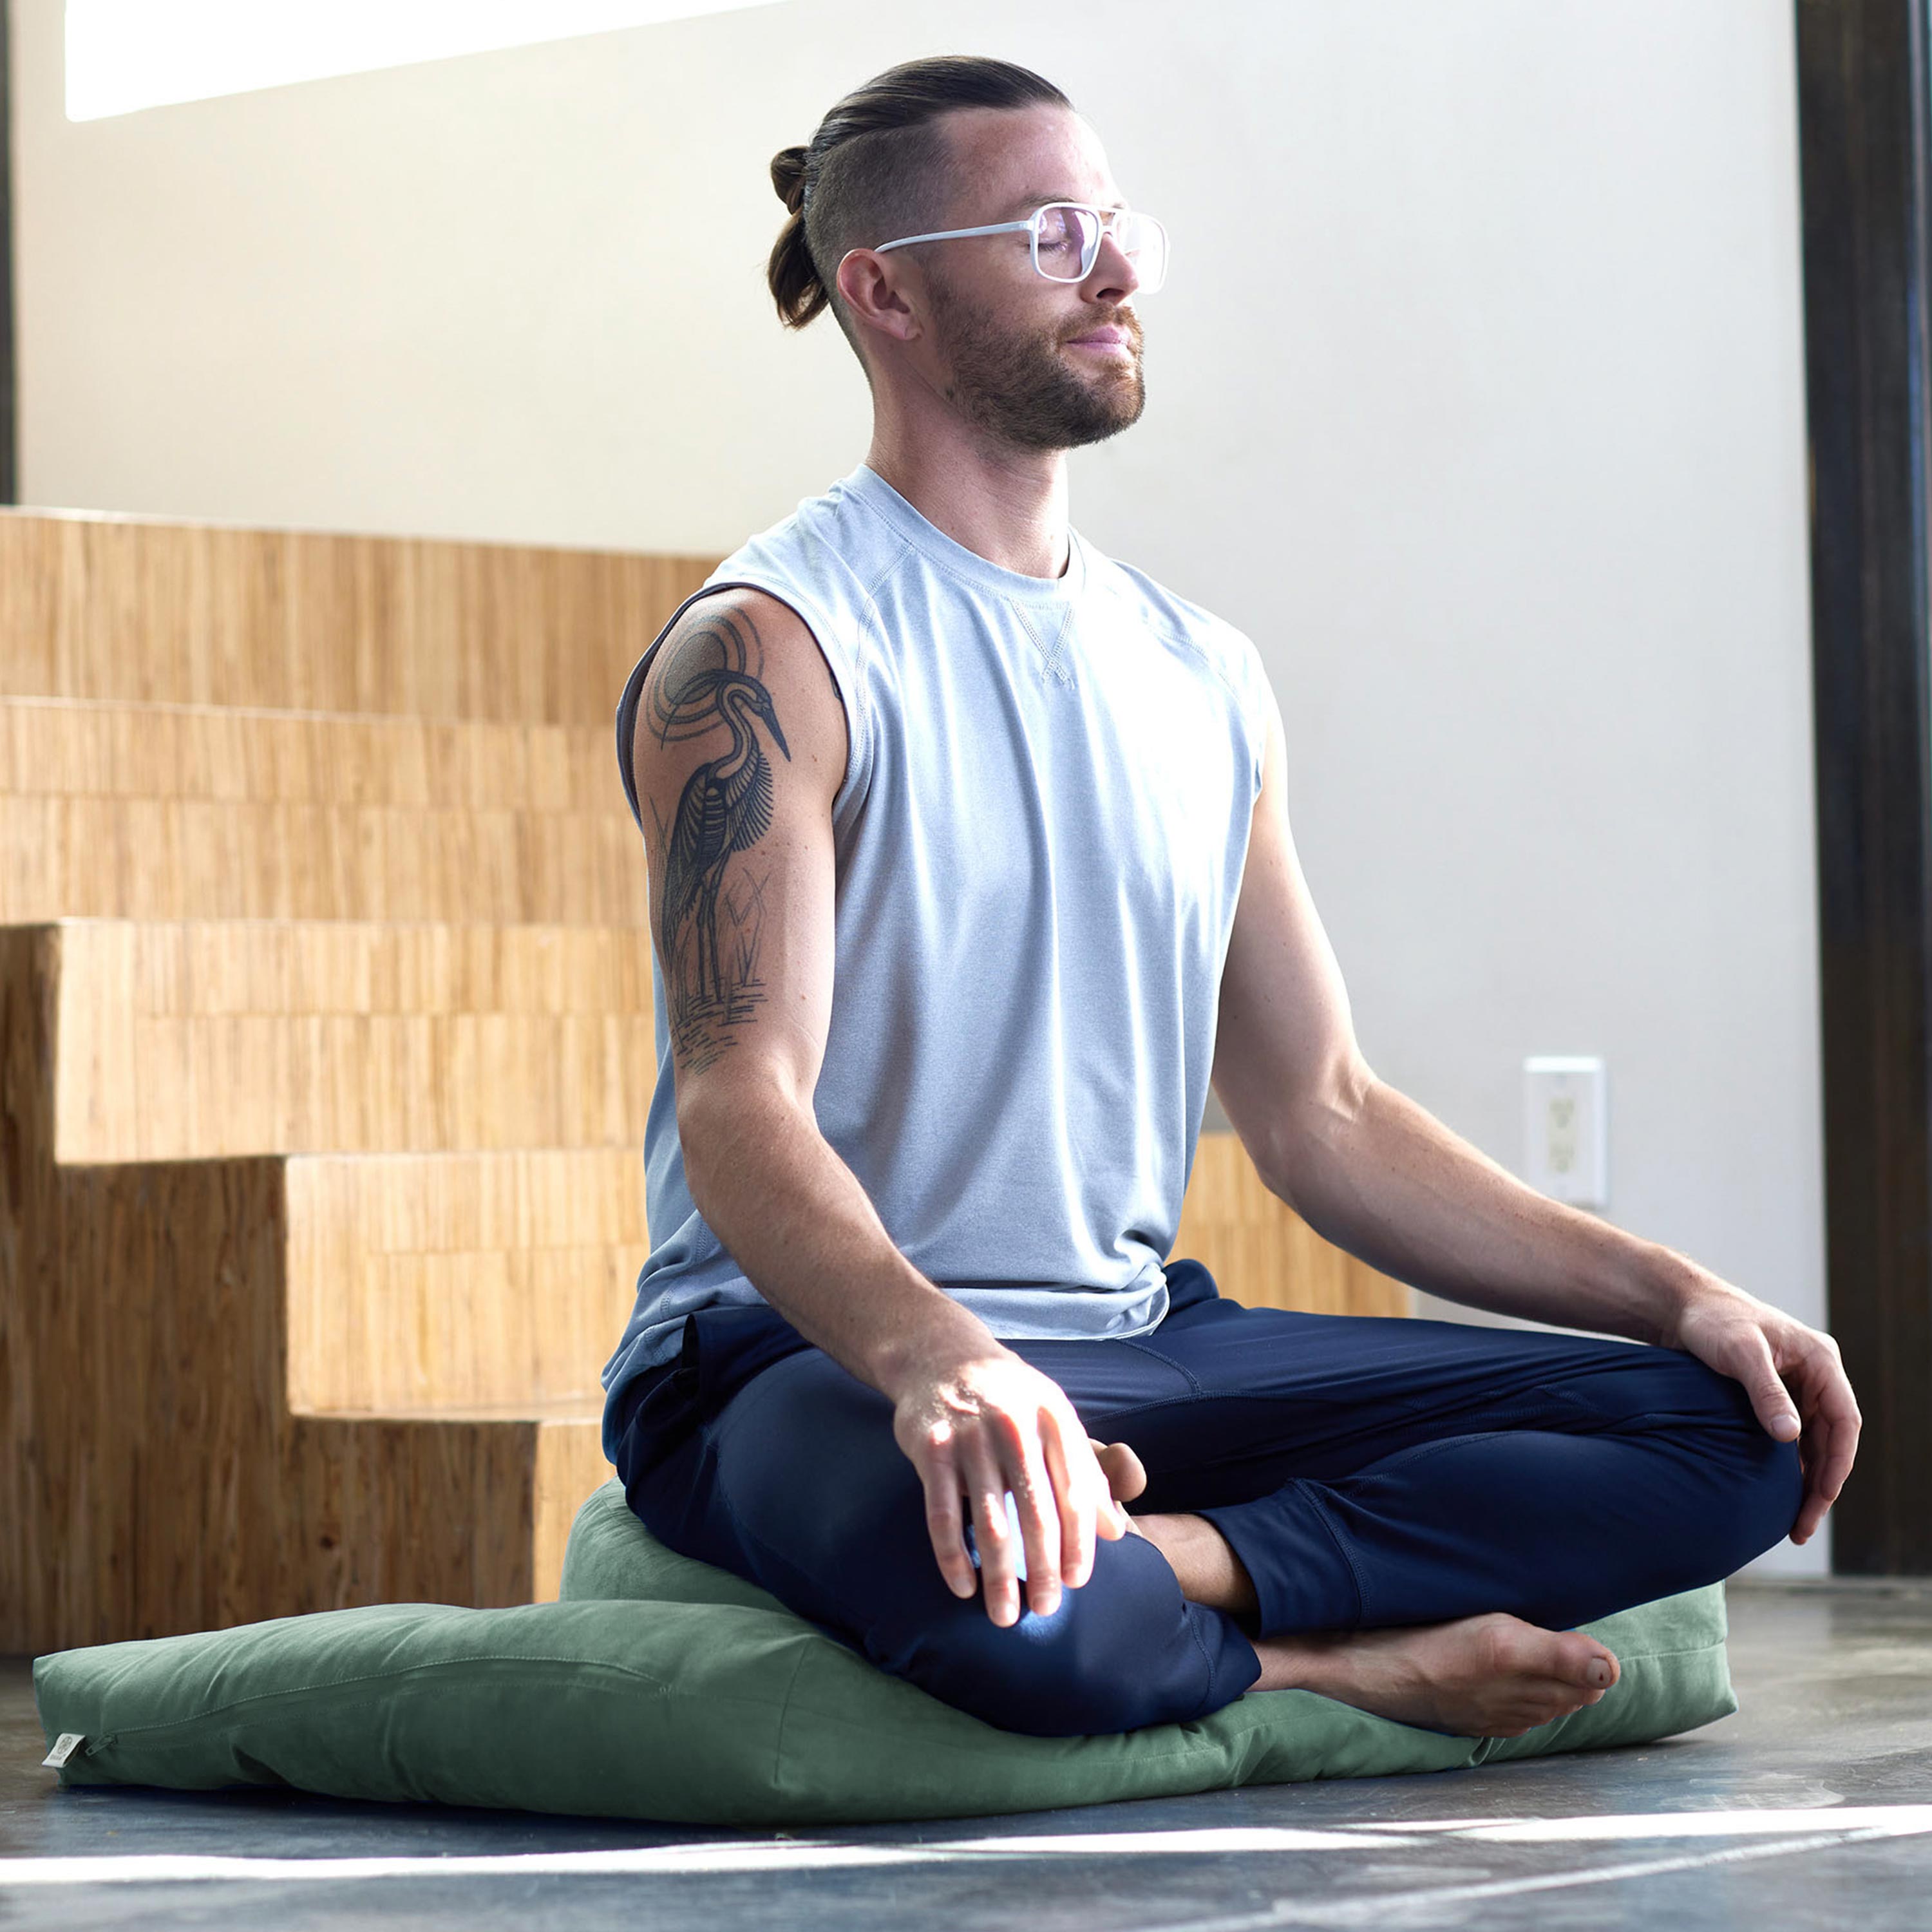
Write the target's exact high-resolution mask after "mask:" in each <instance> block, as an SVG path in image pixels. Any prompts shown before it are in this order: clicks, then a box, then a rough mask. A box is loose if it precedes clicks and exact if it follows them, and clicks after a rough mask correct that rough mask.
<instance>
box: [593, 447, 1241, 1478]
mask: <svg viewBox="0 0 1932 1932" xmlns="http://www.w3.org/2000/svg"><path fill="white" fill-rule="evenodd" d="M1069 538H1070V550H1071V557H1070V562H1069V564H1068V566H1067V571H1066V572H1065V574H1064V575H1063V576H1061V577H1058V578H1043V577H1030V576H1028V575H1026V574H1024V573H1023V572H1021V571H1012V570H1007V569H1004V568H1002V567H1001V566H1000V565H998V564H995V563H992V562H989V561H988V560H987V559H986V558H984V557H983V556H980V555H979V554H978V553H977V552H975V551H974V550H968V549H967V548H966V547H965V545H963V544H959V543H957V542H956V541H954V540H953V538H950V537H949V536H947V535H946V534H945V533H944V532H943V531H941V530H940V529H938V528H937V527H936V526H935V525H934V524H932V523H929V522H928V521H927V520H926V518H925V517H923V516H922V515H921V514H919V511H917V510H916V509H915V508H913V505H911V504H910V502H907V500H906V499H905V498H904V497H903V496H901V495H900V494H899V493H898V491H897V490H895V489H893V488H892V486H891V485H890V484H888V483H887V482H886V481H885V480H884V478H882V477H881V476H880V475H878V474H877V472H875V471H874V470H873V469H870V468H868V466H866V465H865V464H864V463H861V464H860V465H859V467H858V468H857V469H854V470H853V472H851V474H850V475H848V476H847V477H844V478H842V479H841V481H838V482H837V483H835V484H833V485H832V487H831V488H830V489H829V490H827V491H826V493H825V494H824V495H823V496H814V497H810V498H808V499H805V501H803V502H801V503H800V504H799V506H798V508H797V509H796V511H795V512H794V513H793V514H792V515H790V516H789V517H786V518H785V519H784V520H783V521H782V522H781V523H775V524H774V525H773V526H772V528H770V529H768V530H766V531H765V532H763V533H762V534H761V535H757V536H755V537H753V538H751V539H750V540H749V541H748V542H746V543H745V544H744V545H743V546H742V547H741V548H740V549H739V550H736V552H735V553H733V555H731V556H729V557H727V558H726V559H725V560H724V562H722V563H721V564H720V565H718V568H716V569H715V571H712V574H711V575H710V577H709V578H707V579H706V582H705V583H704V584H703V586H701V587H700V589H697V590H696V591H694V592H693V593H692V595H691V596H690V597H689V598H686V599H685V602H684V604H681V605H679V608H678V610H677V611H676V612H675V613H673V616H672V617H671V619H670V622H667V624H666V625H664V630H663V631H660V632H659V633H658V636H657V637H656V638H655V640H653V641H652V644H651V646H650V648H649V649H647V650H646V652H644V654H643V656H642V657H641V658H640V659H639V660H638V662H637V667H636V668H635V669H634V670H633V671H632V672H631V676H630V679H629V681H628V682H627V683H626V685H625V688H624V694H623V697H622V702H621V703H619V706H618V709H617V760H618V769H619V772H620V773H621V774H622V777H623V781H624V785H625V793H626V795H627V796H628V798H629V799H630V803H631V811H632V813H633V814H634V815H635V816H636V817H637V822H638V825H639V828H640V830H641V829H644V828H643V816H642V814H641V812H640V811H639V805H638V799H637V793H636V791H635V790H634V787H633V785H632V781H631V769H630V766H631V745H632V742H633V738H634V731H635V724H636V716H637V703H638V700H639V697H640V691H641V688H642V686H643V679H644V674H645V672H646V669H647V668H648V667H649V664H650V662H651V660H652V655H653V653H654V652H655V651H656V649H657V648H658V644H660V643H662V641H663V640H664V637H665V635H666V634H668V633H669V631H670V629H671V628H672V625H674V624H675V623H676V621H677V619H678V617H679V616H682V613H683V612H684V610H685V609H686V608H688V606H689V605H690V604H691V603H693V602H694V601H696V600H697V598H700V597H703V596H704V595H706V594H707V592H711V591H714V590H717V589H722V588H724V587H725V586H729V585H736V584H747V585H750V586H753V587H754V588H756V589H760V590H763V591H765V592H769V594H770V595H772V596H773V597H775V598H779V599H781V601H783V602H784V603H786V604H789V605H790V607H791V608H792V609H793V610H795V611H796V612H797V613H798V615H799V617H800V618H801V619H802V620H803V621H804V622H805V624H806V625H808V626H809V627H810V628H811V631H812V633H813V634H814V637H816V639H817V642H818V645H819V647H820V650H821V651H822V652H823V654H824V657H825V660H826V664H828V665H829V667H830V670H831V673H832V677H833V679H835V682H836V683H837V685H838V694H839V696H840V697H841V699H842V700H843V701H844V708H845V718H846V727H847V738H848V740H849V744H850V754H849V757H848V760H847V766H846V770H845V774H844V780H843V782H842V783H841V785H840V786H839V788H838V794H837V796H836V797H835V799H834V800H833V802H832V827H833V834H834V841H835V877H836V886H835V939H834V950H835V958H834V978H833V986H832V1010H831V1019H830V1026H829V1032H828V1034H827V1036H826V1043H825V1056H824V1061H823V1066H822V1067H821V1069H820V1075H819V1079H818V1085H817V1088H816V1089H815V1091H814V1093H813V1095H812V1111H813V1114H814V1118H816V1120H817V1124H818V1128H819V1131H820V1133H822V1134H823V1136H824V1137H825V1139H826V1141H827V1142H829V1144H830V1145H831V1146H832V1148H833V1149H834V1150H835V1151H836V1152H837V1153H838V1155H839V1157H841V1159H842V1160H844V1162H845V1163H846V1165H847V1166H848V1167H850V1169H851V1170H852V1172H853V1174H854V1175H856V1177H857V1178H858V1180H859V1182H860V1184H862V1186H863V1187H864V1188H865V1192H866V1193H867V1195H868V1196H869V1197H870V1199H871V1202H872V1203H873V1205H874V1207H875V1208H877V1211H878V1214H879V1217H880V1220H882V1221H883V1223H884V1225H885V1227H886V1232H888V1233H889V1235H890V1236H891V1237H892V1241H894V1243H895V1244H896V1245H897V1246H898V1248H899V1249H900V1250H901V1252H902V1253H904V1255H905V1256H906V1257H907V1259H908V1260H910V1262H912V1263H913V1265H914V1266H915V1267H916V1268H918V1269H919V1271H921V1272H922V1274H925V1275H926V1277H927V1278H928V1279H929V1280H931V1281H932V1282H934V1283H935V1284H936V1285H938V1286H940V1287H941V1288H942V1289H945V1290H946V1291H947V1292H948V1293H950V1294H951V1295H953V1296H954V1297H955V1298H956V1299H957V1300H959V1301H961V1302H963V1303H964V1304H966V1305H967V1306H968V1307H970V1308H971V1309H972V1310H973V1311H974V1313H976V1314H977V1315H978V1316H980V1317H981V1319H983V1320H984V1321H985V1322H986V1325H987V1326H988V1327H989V1328H990V1329H991V1330H992V1332H993V1334H995V1335H996V1336H999V1337H1002V1338H1004V1339H1009V1340H1019V1339H1037V1338H1042V1337H1124V1336H1133V1335H1139V1334H1145V1333H1146V1332H1147V1331H1148V1330H1149V1329H1151V1328H1153V1327H1154V1325H1156V1324H1157V1322H1160V1319H1161V1317H1162V1316H1163V1315H1164V1314H1165V1313H1166V1309H1167V1286H1166V1277H1165V1275H1164V1274H1163V1271H1162V1267H1161V1263H1162V1262H1163V1259H1165V1258H1166V1256H1167V1254H1168V1253H1169V1250H1171V1248H1172V1246H1173V1243H1174V1239H1175V1231H1176V1229H1177V1228H1178V1225H1179V1223H1180V1218H1181V1196H1182V1195H1183V1193H1184V1191H1185V1190H1186V1188H1187V1177H1188V1174H1189V1171H1190V1169H1191V1168H1192V1166H1193V1160H1194V1148H1195V1142H1196V1136H1197V1135H1198V1133H1199V1129H1200V1124H1201V1116H1202V1109H1203V1107H1204V1106H1205V1103H1206V1100H1207V1095H1208V1070H1209V1067H1210V1064H1211V1061H1212V1059H1213V1057H1214V1031H1215V1019H1216V1013H1217V1005H1218V1001H1219V995H1220V977H1221V967H1222V962H1223V959H1225V957H1226V953H1227V948H1228V939H1229V932H1230V929H1231V928H1232V923H1233V920H1234V916H1235V900H1236V898H1237V896H1238V893H1239V891H1240V887H1241V870H1242V865H1243V862H1244V859H1245V858H1246V856H1247V845H1248V828H1249V824H1250V819H1251V817H1252V815H1253V808H1254V802H1255V799H1256V794H1257V793H1259V790H1260V788H1261V779H1262V756H1263V751H1264V747H1265V743H1266V735H1265V734H1266V730H1267V725H1266V719H1267V717H1268V698H1267V695H1266V685H1265V677H1266V673H1265V671H1264V670H1263V669H1262V664H1261V661H1260V658H1259V655H1258V654H1257V653H1256V650H1255V647H1254V646H1253V643H1252V642H1251V641H1250V639H1249V638H1248V637H1247V636H1246V635H1245V634H1244V633H1243V632H1241V631H1238V630H1236V629H1235V628H1234V627H1233V626H1232V625H1229V624H1227V623H1225V622H1222V621H1221V620H1220V619H1218V618H1217V617H1214V616H1211V614H1210V613H1208V612H1207V611H1205V610H1202V609H1201V608H1200V607H1199V606H1198V605H1196V604H1190V603H1188V602H1187V601H1185V600H1184V599H1183V598H1179V597H1177V596H1175V595H1173V594H1172V592H1169V591H1167V590H1165V589H1163V588H1162V587H1161V586H1160V585H1159V584H1157V583H1154V581H1153V580H1151V578H1149V577H1146V576H1144V575H1143V574H1142V573H1141V572H1140V571H1136V570H1133V569H1131V568H1129V567H1128V566H1127V565H1124V564H1121V563H1117V562H1114V561H1112V559H1109V558H1108V557H1106V556H1103V555H1101V554H1100V553H1099V552H1098V551H1097V550H1094V548H1093V547H1092V546H1091V544H1088V543H1087V542H1085V541H1084V540H1083V539H1082V538H1081V537H1080V536H1079V534H1078V533H1077V532H1069ZM751 728H752V729H753V730H762V729H763V726H762V725H761V724H753V725H752V727H751ZM781 729H782V721H781ZM764 749H765V751H766V754H767V755H768V756H769V755H771V754H772V749H773V748H772V747H771V746H770V745H766V746H765V747H764ZM777 762H778V764H779V766H780V769H782V760H777ZM652 994H653V997H654V999H655V1007H656V1024H655V1031H656V1040H657V1075H656V1085H655V1088H653V1090H652V1096H651V1105H650V1111H649V1116H648V1118H647V1119H646V1124H645V1129H644V1172H645V1208H646V1215H647V1217H648V1220H649V1229H650V1236H651V1241H652V1247H651V1250H650V1253H649V1256H648V1257H647V1259H646V1261H645V1262H644V1265H643V1271H642V1273H641V1274H640V1276H639V1277H638V1281H637V1306H636V1308H635V1310H634V1312H633V1313H632V1315H631V1319H630V1322H629V1324H628V1326H627V1327H626V1328H625V1331H624V1334H623V1337H622V1340H621V1341H620V1342H619V1344H618V1346H617V1348H616V1352H614V1353H613V1355H612V1356H611V1358H610V1361H609V1362H608V1363H607V1364H606V1365H605V1367H604V1372H603V1383H604V1389H605V1391H606V1394H607V1402H606V1406H605V1410H604V1434H605V1442H604V1447H605V1449H606V1451H607V1452H608V1451H611V1450H613V1448H614V1447H615V1444H614V1441H613V1414H614V1412H615V1411H616V1407H617V1403H618V1399H619V1396H620V1394H622V1390H623V1388H624V1387H625V1384H626V1383H627V1382H628V1380H629V1379H631V1377H632V1376H634V1375H635V1374H637V1373H638V1372H639V1371H640V1370H643V1369H645V1368H646V1367H651V1366H652V1365H654V1364H658V1363H660V1362H662V1361H667V1360H669V1359H670V1358H671V1357H672V1356H673V1355H675V1354H676V1352H677V1349H678V1347H679V1343H680V1340H681V1336H682V1328H683V1319H684V1317H685V1316H686V1315H687V1314H688V1313H691V1311H692V1310H694V1309H700V1308H704V1307H710V1306H713V1305H715V1304H721V1303H726V1304H755V1303H757V1302H758V1301H761V1300H762V1299H763V1298H762V1297H761V1296H760V1295H759V1294H758V1293H757V1290H756V1289H754V1288H753V1287H752V1286H751V1283H749V1282H748V1281H747V1280H746V1279H745V1276H744V1274H742V1271H740V1270H739V1267H738V1265H737V1264H736V1262H735V1261H733V1259H732V1257H731V1256H730V1253H729V1252H728V1251H727V1250H726V1249H725V1248H724V1247H723V1246H722V1245H721V1243H720V1242H719V1241H718V1238H717V1236H716V1235H715V1234H713V1233H712V1230H711V1229H710V1228H709V1227H708V1226H706V1223H705V1222H704V1220H703V1217H701V1216H700V1214H698V1212H697V1208H696V1207H695V1206H694V1205H693V1203H692V1201H691V1196H690V1193H689V1192H688V1190H687V1188H686V1187H685V1175H684V1163H683V1160H682V1156H681V1154H680V1151H679V1146H678V1138H677V1119H676V1100H675V1089H674V1087H673V1056H672V1054H671V1052H670V1039H669V1029H668V1025H667V1018H666V1013H667V1004H666V998H665V990H664V977H663V971H662V968H661V965H660V963H659V962H658V960H657V959H656V958H655V955H654V956H653V958H652Z"/></svg>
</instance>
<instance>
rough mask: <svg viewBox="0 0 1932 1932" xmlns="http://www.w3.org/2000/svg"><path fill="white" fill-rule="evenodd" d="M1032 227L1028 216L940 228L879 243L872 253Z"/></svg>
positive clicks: (1004, 233)
mask: <svg viewBox="0 0 1932 1932" xmlns="http://www.w3.org/2000/svg"><path fill="white" fill-rule="evenodd" d="M1031 226H1033V217H1031V215H1029V216H1028V217H1027V219H1026V220H1024V221H995V222H992V223H989V224H988V225H987V226H986V227H984V228H941V229H935V232H934V233H932V234H930V235H904V236H901V237H900V238H899V239H898V241H896V242H880V244H879V245H878V246H877V248H874V250H873V251H872V253H873V254H875V255H883V254H885V252H886V250H887V249H889V248H906V247H907V246H908V245H910V244H911V243H913V242H950V241H951V240H952V239H953V238H954V237H955V236H960V235H1007V234H1010V233H1012V232H1013V230H1014V229H1020V228H1031Z"/></svg>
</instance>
